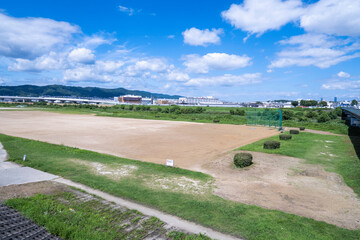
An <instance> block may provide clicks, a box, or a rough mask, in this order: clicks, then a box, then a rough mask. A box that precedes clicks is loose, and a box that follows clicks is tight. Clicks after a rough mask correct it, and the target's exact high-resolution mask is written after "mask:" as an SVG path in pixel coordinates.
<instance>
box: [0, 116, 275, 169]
mask: <svg viewBox="0 0 360 240" xmlns="http://www.w3.org/2000/svg"><path fill="white" fill-rule="evenodd" d="M0 122H1V124H0V133H4V134H8V135H12V136H18V137H24V138H29V139H35V140H40V141H45V142H50V143H54V144H64V145H66V146H71V147H78V148H82V149H88V150H92V151H96V152H101V153H108V154H113V155H116V156H120V157H126V158H131V159H139V160H142V161H148V162H155V163H160V164H165V162H166V159H173V160H174V162H175V165H176V166H178V167H181V168H188V169H191V168H192V167H193V166H194V165H201V164H202V163H205V162H209V161H211V160H212V159H216V158H217V156H218V154H221V153H224V152H227V151H229V150H232V149H235V148H237V147H239V146H243V145H246V144H248V143H251V142H254V141H257V140H260V139H262V138H266V137H270V136H273V135H276V134H278V131H277V130H275V129H269V130H268V129H267V128H263V127H256V128H255V127H247V126H240V125H225V124H203V123H189V122H176V121H159V120H143V119H127V118H113V117H96V116H89V115H75V114H71V115H70V114H58V113H49V112H38V111H31V112H25V111H6V112H4V111H0ZM195 159H196V160H195Z"/></svg>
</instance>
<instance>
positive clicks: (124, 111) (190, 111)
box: [0, 103, 348, 134]
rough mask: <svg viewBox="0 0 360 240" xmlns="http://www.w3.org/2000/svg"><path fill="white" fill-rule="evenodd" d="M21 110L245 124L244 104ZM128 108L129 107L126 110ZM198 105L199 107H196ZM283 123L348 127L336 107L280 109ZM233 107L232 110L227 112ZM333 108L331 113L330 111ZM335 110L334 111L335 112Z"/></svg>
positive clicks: (332, 129)
mask: <svg viewBox="0 0 360 240" xmlns="http://www.w3.org/2000/svg"><path fill="white" fill-rule="evenodd" d="M18 105H19V104H7V103H0V107H16V106H18ZM22 106H26V107H24V108H19V109H21V110H24V109H31V108H35V109H36V110H39V108H40V109H41V110H43V111H54V112H60V113H73V114H95V115H97V116H108V117H123V118H138V119H155V120H171V121H189V122H202V123H213V122H214V121H216V122H217V121H219V122H218V123H220V124H245V123H246V116H245V111H246V108H231V107H205V106H204V107H185V106H181V107H179V106H141V107H140V106H132V107H130V106H131V105H126V106H125V105H117V106H112V107H104V106H96V105H44V104H23V105H22ZM130 108H131V110H130ZM200 109H201V110H200ZM282 110H283V116H284V117H283V126H286V127H306V128H308V129H314V130H322V131H329V132H332V133H338V134H347V133H348V127H347V126H346V125H345V124H344V121H342V120H341V119H340V118H339V117H336V114H339V112H338V110H324V109H302V108H293V109H282ZM231 111H233V114H231V113H230V112H231ZM331 112H333V113H334V114H330V115H329V113H331ZM335 112H336V114H335ZM321 113H324V114H326V115H329V116H333V118H328V119H327V120H326V121H325V122H318V120H317V118H318V117H319V116H320V115H321Z"/></svg>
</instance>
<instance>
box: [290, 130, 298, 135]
mask: <svg viewBox="0 0 360 240" xmlns="http://www.w3.org/2000/svg"><path fill="white" fill-rule="evenodd" d="M290 134H299V130H294V129H292V130H290Z"/></svg>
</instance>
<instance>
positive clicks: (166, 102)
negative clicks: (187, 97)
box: [156, 98, 178, 105]
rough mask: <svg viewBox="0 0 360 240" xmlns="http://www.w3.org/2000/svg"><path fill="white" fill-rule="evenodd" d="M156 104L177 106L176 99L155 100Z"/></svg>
mask: <svg viewBox="0 0 360 240" xmlns="http://www.w3.org/2000/svg"><path fill="white" fill-rule="evenodd" d="M156 103H157V104H168V105H172V104H178V100H177V99H172V98H168V99H166V98H162V99H157V101H156Z"/></svg>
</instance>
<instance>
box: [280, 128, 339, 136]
mask: <svg viewBox="0 0 360 240" xmlns="http://www.w3.org/2000/svg"><path fill="white" fill-rule="evenodd" d="M290 129H294V130H299V128H297V127H284V130H285V131H289V130H290ZM302 132H309V133H317V134H323V135H333V136H344V135H343V134H337V133H332V132H326V131H321V130H313V129H305V130H303V131H302Z"/></svg>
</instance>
